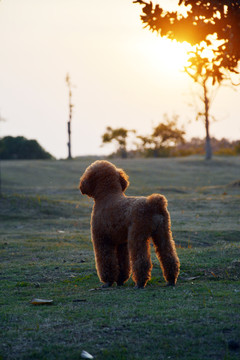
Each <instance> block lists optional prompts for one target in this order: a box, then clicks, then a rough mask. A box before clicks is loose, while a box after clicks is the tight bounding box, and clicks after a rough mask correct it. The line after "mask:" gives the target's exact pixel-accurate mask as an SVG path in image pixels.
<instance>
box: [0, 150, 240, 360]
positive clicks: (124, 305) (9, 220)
mask: <svg viewBox="0 0 240 360" xmlns="http://www.w3.org/2000/svg"><path fill="white" fill-rule="evenodd" d="M113 162H114V163H115V164H116V165H117V166H119V167H123V168H124V169H125V170H126V171H127V173H128V174H129V176H130V182H131V184H130V187H129V189H128V190H127V194H128V195H148V194H151V193H153V192H159V193H162V194H164V195H165V196H166V197H167V198H168V202H169V206H168V208H169V211H170V213H171V218H172V231H173V236H174V239H175V241H176V244H177V247H178V249H177V250H178V255H179V258H180V261H181V273H180V277H179V280H178V283H177V286H176V287H175V288H168V287H165V282H164V279H163V276H162V273H161V270H160V269H159V264H158V261H157V259H156V257H155V254H154V253H153V254H152V261H153V271H152V279H151V281H150V282H149V283H148V285H147V287H146V288H145V289H144V290H135V289H134V288H133V287H134V284H133V282H132V280H129V281H128V282H127V284H126V285H125V286H124V287H122V288H117V287H113V288H111V289H100V283H99V280H98V277H97V274H96V270H95V265H94V256H93V249H92V244H91V241H90V229H89V220H90V213H91V207H92V201H91V200H90V199H88V198H87V197H83V196H81V195H80V193H79V191H78V188H77V186H78V181H79V177H80V175H81V174H82V173H83V171H84V169H85V168H86V166H88V165H89V163H90V160H88V159H83V160H73V161H9V162H8V161H6V162H2V165H1V167H2V191H3V197H2V198H1V199H0V239H1V240H0V241H1V242H0V259H1V262H0V291H1V293H0V329H1V335H0V336H1V338H0V359H26V360H28V359H47V360H51V359H60V360H63V359H81V352H82V350H86V351H88V352H89V353H90V354H92V355H93V356H94V359H98V360H101V359H104V360H105V359H117V360H120V359H121V360H123V359H127V360H135V359H149V360H150V359H151V360H153V359H157V360H160V359H183V360H185V359H191V360H201V359H204V360H206V359H216V360H219V359H239V358H240V349H239V345H240V279H239V278H240V186H239V179H240V158H239V157H229V158H225V157H216V158H215V159H214V160H213V161H210V162H206V161H204V160H203V159H202V158H198V157H189V158H176V159H147V160H131V159H129V160H114V161H113ZM34 297H37V298H44V299H51V300H53V304H52V305H51V306H47V305H42V306H34V305H32V304H30V301H31V299H32V298H34Z"/></svg>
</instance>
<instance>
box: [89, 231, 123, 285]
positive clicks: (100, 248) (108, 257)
mask: <svg viewBox="0 0 240 360" xmlns="http://www.w3.org/2000/svg"><path fill="white" fill-rule="evenodd" d="M93 245H94V252H95V261H96V269H97V273H98V277H99V279H100V281H101V282H103V283H104V285H103V287H110V286H112V284H113V283H114V282H116V281H117V279H118V273H119V267H118V261H117V253H116V246H115V245H114V244H111V243H110V242H109V239H107V238H104V237H100V238H98V237H97V238H96V237H94V239H93Z"/></svg>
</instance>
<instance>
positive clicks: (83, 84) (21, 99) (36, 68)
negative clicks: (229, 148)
mask: <svg viewBox="0 0 240 360" xmlns="http://www.w3.org/2000/svg"><path fill="white" fill-rule="evenodd" d="M159 3H163V1H161V0H159ZM165 3H166V0H165ZM167 3H168V5H170V6H174V5H175V4H176V1H175V0H168V1H167ZM140 14H141V6H139V5H138V4H133V3H132V0H101V1H100V0H88V1H86V0H1V1H0V44H1V56H0V115H1V118H2V119H5V121H1V122H0V136H1V137H2V136H7V135H11V136H19V135H20V136H25V137H26V138H28V139H36V140H37V141H38V142H39V143H40V144H41V145H42V146H43V147H44V148H45V149H46V150H47V151H49V152H50V153H51V154H52V155H54V156H55V157H56V158H66V157H67V154H68V152H67V121H68V89H67V85H66V82H65V78H66V74H67V73H69V75H70V78H71V82H72V84H73V85H74V87H73V88H72V102H73V104H74V108H73V118H72V155H73V156H80V155H104V154H109V153H111V152H112V151H114V150H115V146H114V145H113V144H106V145H104V146H101V143H102V141H101V136H102V134H103V133H104V132H105V129H106V127H107V126H111V127H112V128H117V127H125V128H127V129H135V130H136V131H137V133H138V134H139V135H148V134H150V133H151V132H152V129H153V127H154V126H156V125H157V124H158V123H160V122H161V121H162V120H163V115H164V114H165V113H166V114H167V115H168V117H169V118H171V117H172V116H174V115H175V114H177V115H179V126H184V127H185V130H186V134H187V138H188V139H190V138H191V137H194V136H198V137H201V138H203V137H204V135H205V133H204V131H205V129H204V124H203V122H201V121H196V120H195V118H196V112H197V111H199V110H201V108H199V107H198V106H200V105H199V104H198V101H197V99H198V96H197V95H196V94H197V91H198V90H197V88H196V86H195V85H194V84H193V82H192V80H191V79H190V78H189V77H188V75H187V74H185V73H184V72H183V71H182V69H183V66H184V61H186V51H187V45H186V44H184V45H179V44H178V43H176V42H175V43H172V42H170V41H169V40H166V39H161V38H160V37H159V36H157V35H155V34H153V33H151V32H150V31H149V30H147V29H144V28H143V26H142V23H141V20H140ZM239 92H240V90H239V89H238V90H235V91H234V90H233V89H232V88H231V87H227V86H225V87H222V88H220V89H219V90H218V92H217V93H216V96H215V98H214V102H213V104H212V108H211V113H212V115H213V116H214V117H215V119H216V120H215V121H213V122H212V123H211V125H210V135H212V136H215V137H217V138H219V139H220V138H222V137H226V138H228V139H230V140H237V139H239V138H240V122H239V109H240V105H239V103H240V93H239Z"/></svg>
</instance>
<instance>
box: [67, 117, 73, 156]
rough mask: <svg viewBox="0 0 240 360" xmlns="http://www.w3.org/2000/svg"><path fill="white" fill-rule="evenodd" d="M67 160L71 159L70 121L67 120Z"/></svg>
mask: <svg viewBox="0 0 240 360" xmlns="http://www.w3.org/2000/svg"><path fill="white" fill-rule="evenodd" d="M67 124H68V143H67V145H68V159H71V158H72V153H71V120H70V119H69V121H68V123H67Z"/></svg>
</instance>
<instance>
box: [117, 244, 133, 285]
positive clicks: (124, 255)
mask: <svg viewBox="0 0 240 360" xmlns="http://www.w3.org/2000/svg"><path fill="white" fill-rule="evenodd" d="M117 257H118V265H119V274H118V278H117V284H118V285H119V286H121V285H123V284H124V283H125V282H126V281H127V280H128V279H129V277H130V272H131V269H130V260H129V253H128V244H127V243H124V244H120V245H118V247H117Z"/></svg>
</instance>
